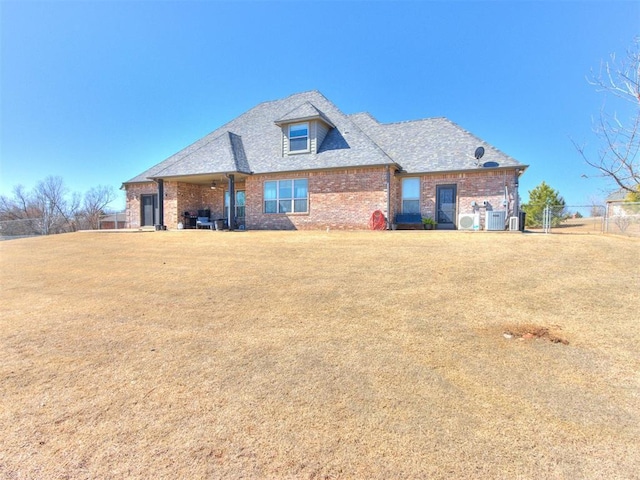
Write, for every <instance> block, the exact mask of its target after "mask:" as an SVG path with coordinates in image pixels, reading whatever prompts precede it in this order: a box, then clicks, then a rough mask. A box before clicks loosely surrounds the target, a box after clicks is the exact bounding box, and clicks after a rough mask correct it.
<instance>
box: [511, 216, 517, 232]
mask: <svg viewBox="0 0 640 480" xmlns="http://www.w3.org/2000/svg"><path fill="white" fill-rule="evenodd" d="M518 227H519V225H518V217H509V230H511V231H512V232H515V231H517V230H518Z"/></svg>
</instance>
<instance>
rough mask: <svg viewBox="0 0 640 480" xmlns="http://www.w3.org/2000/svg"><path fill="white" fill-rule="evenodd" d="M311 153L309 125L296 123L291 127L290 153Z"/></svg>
mask: <svg viewBox="0 0 640 480" xmlns="http://www.w3.org/2000/svg"><path fill="white" fill-rule="evenodd" d="M308 151H309V124H308V123H296V124H294V125H289V152H292V153H296V152H308Z"/></svg>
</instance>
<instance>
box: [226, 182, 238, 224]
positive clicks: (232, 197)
mask: <svg viewBox="0 0 640 480" xmlns="http://www.w3.org/2000/svg"><path fill="white" fill-rule="evenodd" d="M227 178H228V179H229V231H230V232H233V231H234V230H235V229H236V182H235V177H234V176H233V174H232V173H230V174H228V175H227Z"/></svg>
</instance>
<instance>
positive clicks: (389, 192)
mask: <svg viewBox="0 0 640 480" xmlns="http://www.w3.org/2000/svg"><path fill="white" fill-rule="evenodd" d="M390 217H391V167H390V166H389V165H387V230H389V229H390V228H391V220H390Z"/></svg>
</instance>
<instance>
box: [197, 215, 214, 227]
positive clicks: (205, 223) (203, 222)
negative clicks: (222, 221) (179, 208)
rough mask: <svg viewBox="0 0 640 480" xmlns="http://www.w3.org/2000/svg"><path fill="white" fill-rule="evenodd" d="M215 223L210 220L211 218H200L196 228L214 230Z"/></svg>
mask: <svg viewBox="0 0 640 480" xmlns="http://www.w3.org/2000/svg"><path fill="white" fill-rule="evenodd" d="M213 225H214V223H213V222H212V221H211V219H209V217H198V218H197V219H196V228H208V229H211V230H213V228H214V227H213Z"/></svg>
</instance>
